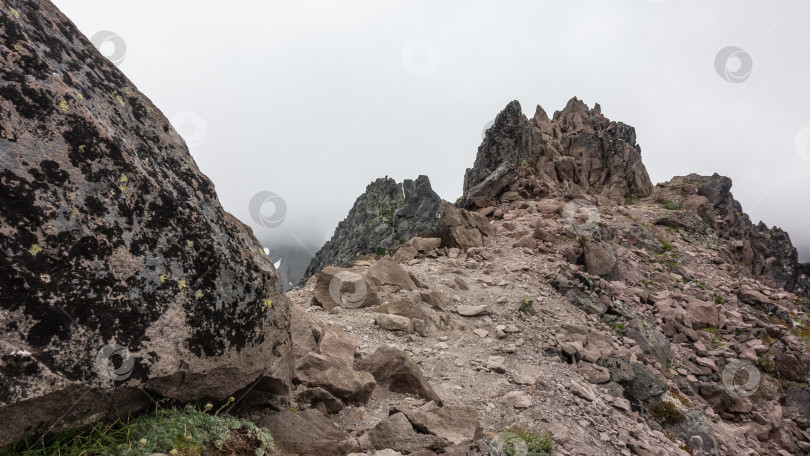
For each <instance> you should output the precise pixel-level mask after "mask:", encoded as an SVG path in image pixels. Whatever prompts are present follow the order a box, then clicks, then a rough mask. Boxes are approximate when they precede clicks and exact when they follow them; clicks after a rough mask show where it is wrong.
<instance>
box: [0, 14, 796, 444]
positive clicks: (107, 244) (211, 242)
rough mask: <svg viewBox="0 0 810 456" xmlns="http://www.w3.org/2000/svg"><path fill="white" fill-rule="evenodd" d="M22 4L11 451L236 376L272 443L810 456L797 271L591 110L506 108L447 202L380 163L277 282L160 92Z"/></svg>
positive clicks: (726, 186)
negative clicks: (655, 178)
mask: <svg viewBox="0 0 810 456" xmlns="http://www.w3.org/2000/svg"><path fill="white" fill-rule="evenodd" d="M7 6H8V7H9V8H7V9H3V10H2V11H1V12H0V34H2V35H3V38H4V41H3V44H2V45H0V58H2V59H3V62H4V63H7V64H6V65H4V66H3V67H2V68H0V106H2V111H0V133H2V135H0V136H2V139H0V146H2V147H3V149H2V150H3V155H2V162H0V165H1V166H2V168H0V173H2V174H0V185H2V187H3V193H2V195H3V196H2V197H3V198H4V200H3V203H4V204H3V205H2V207H3V213H2V218H0V243H2V247H3V251H4V253H5V254H6V256H4V257H3V259H2V260H3V261H4V263H3V273H4V274H3V276H2V277H3V279H2V281H0V287H2V288H0V291H2V296H3V297H4V298H3V299H4V300H3V303H2V309H1V310H0V312H2V313H0V316H2V321H3V332H2V334H0V349H1V350H2V353H0V371H2V374H3V375H2V377H0V392H2V395H0V417H2V420H3V421H2V424H1V425H0V445H5V444H7V443H8V442H9V441H11V440H12V439H17V438H20V437H21V436H22V434H23V432H25V433H27V434H28V435H32V434H37V433H41V432H43V431H45V430H46V429H48V426H50V425H52V424H53V425H54V427H52V428H51V429H58V428H59V427H61V426H63V424H61V423H73V424H78V425H81V424H84V423H88V422H91V421H94V420H106V419H107V418H109V417H110V412H111V411H112V410H114V409H117V411H118V412H119V413H128V412H133V413H137V412H138V411H139V410H140V409H142V408H143V406H144V405H145V404H148V403H150V402H151V399H150V398H151V397H152V396H155V397H161V396H162V397H167V398H171V399H174V400H176V401H179V402H188V401H195V400H200V399H210V400H213V401H214V402H218V403H223V402H224V403H230V401H227V402H226V401H225V398H226V397H227V396H228V395H229V394H234V393H236V394H235V395H236V396H238V397H239V400H238V401H237V402H238V404H237V406H236V407H235V408H234V409H233V410H231V412H232V413H237V414H240V415H242V416H244V417H246V418H249V419H250V420H252V421H253V422H255V423H257V424H259V425H261V426H264V427H266V428H268V429H269V430H270V431H271V433H272V435H273V437H274V438H275V441H276V445H277V448H278V453H279V454H306V455H345V454H374V455H377V456H384V455H385V456H388V455H391V456H393V455H397V454H411V455H422V456H428V455H432V454H456V455H461V454H493V455H500V454H510V455H514V454H525V453H528V452H529V451H530V450H533V451H534V452H535V454H542V453H540V452H541V451H543V452H547V453H550V454H551V455H565V456H567V455H594V456H596V455H606V454H611V455H612V454H617V455H618V454H621V455H625V456H627V455H634V454H635V455H642V456H646V455H680V456H683V455H688V454H691V455H717V454H722V455H753V454H779V455H805V454H810V406H808V404H810V389H808V386H807V383H808V378H807V377H808V363H810V347H809V346H808V343H810V329H808V328H810V326H808V325H810V320H808V316H807V310H808V307H810V300H808V298H807V284H808V275H807V274H808V265H807V264H800V263H798V261H797V259H796V254H795V249H793V246H792V244H791V243H790V239H789V237H788V236H787V233H784V232H783V231H782V230H780V229H778V228H767V227H766V226H765V225H764V224H761V223H760V224H757V225H754V224H753V223H751V222H750V219H749V218H748V217H747V216H746V215H745V214H744V212H743V211H742V208H741V207H740V205H739V203H738V202H736V201H735V200H734V199H733V196H732V195H731V193H730V188H731V181H730V179H728V178H724V177H722V176H717V175H715V176H710V177H709V176H697V175H690V176H684V177H676V178H674V179H672V180H671V181H669V182H666V183H662V184H659V185H657V186H652V184H651V183H650V182H649V178H648V177H647V172H646V170H645V168H644V165H643V163H642V162H641V155H640V148H639V147H638V145H637V144H636V142H635V134H634V131H633V129H632V127H629V126H627V125H624V124H621V123H619V122H612V121H610V120H608V119H606V118H605V117H604V116H603V115H602V114H601V112H600V109H599V107H598V105H597V106H595V107H594V108H593V109H589V108H588V107H587V106H586V105H585V104H584V103H582V102H581V101H579V100H577V99H572V100H571V101H570V102H569V103H568V104H567V106H566V108H565V109H564V110H563V111H560V112H557V113H555V114H554V116H553V117H552V118H548V116H547V115H546V114H545V112H544V111H543V110H542V108H540V107H538V108H537V110H536V113H535V116H534V117H533V118H532V119H531V120H529V119H527V118H526V117H525V116H523V114H522V112H521V109H520V106H519V104H517V103H516V102H512V103H510V104H509V105H508V106H507V107H506V109H505V110H504V111H503V112H502V113H500V114H499V115H498V117H497V118H496V121H495V123H494V125H493V127H492V128H491V129H490V130H489V131H488V132H487V134H486V137H485V139H484V141H483V143H482V145H481V147H480V148H479V150H478V155H477V157H476V160H475V164H474V166H473V167H472V168H471V169H469V170H468V171H467V173H466V175H465V186H464V195H463V197H462V198H461V199H460V200H459V201H458V205H453V204H450V203H447V202H445V201H441V200H440V199H439V198H438V196H436V195H435V193H434V192H433V191H432V190H431V189H430V185H429V181H428V179H427V177H424V176H420V177H419V178H418V179H416V180H415V181H406V182H404V183H403V184H397V183H396V182H394V181H393V180H391V179H387V178H386V179H380V180H377V181H375V182H374V183H372V184H371V185H370V186H369V187H368V189H367V191H366V193H365V194H364V195H361V197H360V198H359V199H358V201H357V202H356V203H355V205H354V207H353V208H352V211H351V212H350V213H349V216H348V217H347V219H346V220H345V221H344V222H342V223H341V225H339V226H338V229H337V230H336V232H335V236H333V238H332V239H331V240H330V242H329V243H328V244H327V245H326V246H325V247H324V249H322V251H321V252H319V256H318V257H316V261H314V262H313V264H312V265H311V266H310V268H309V274H312V277H311V278H310V279H309V280H308V281H307V282H306V283H305V284H304V285H303V286H300V287H296V288H294V289H293V290H291V291H289V292H288V293H287V294H286V295H284V294H281V293H280V284H279V283H278V282H279V279H278V275H277V274H276V273H275V271H274V270H273V268H272V265H271V264H270V262H269V259H268V258H267V257H266V256H264V255H263V254H262V252H261V251H260V248H259V246H258V243H257V242H256V240H255V238H253V236H252V234H251V233H250V230H249V229H247V228H246V227H245V226H244V225H242V224H241V223H239V222H238V221H236V220H235V219H233V218H232V217H230V216H229V215H228V214H227V213H226V212H224V211H223V210H222V209H221V207H220V206H219V203H218V202H217V200H216V195H215V193H214V190H213V186H212V185H211V183H210V182H209V181H208V180H207V178H205V176H203V175H202V174H201V173H200V172H199V171H198V170H197V168H196V166H195V165H194V164H193V161H191V160H190V157H189V156H188V152H187V150H186V149H185V147H184V145H183V144H182V140H179V137H178V136H177V135H176V132H174V131H173V130H172V129H171V126H170V125H169V124H168V122H167V121H166V119H165V118H164V117H163V116H162V115H160V113H159V112H157V110H156V109H155V108H154V107H153V106H152V105H151V103H149V101H148V99H146V97H145V96H143V95H142V94H140V93H139V92H137V90H136V89H135V88H134V87H132V86H131V84H130V83H129V81H127V80H126V79H125V78H124V77H123V75H122V74H121V73H120V72H118V71H117V70H116V69H115V68H114V67H113V66H112V65H111V64H110V63H109V62H107V61H106V60H104V59H103V58H101V56H100V55H99V54H98V53H97V52H96V51H95V50H94V49H93V48H92V46H91V45H90V44H89V43H88V42H87V40H85V39H84V38H83V37H81V35H80V34H78V32H77V31H76V29H75V27H74V26H73V24H71V23H70V22H69V21H68V20H67V19H65V18H64V17H63V16H62V15H61V14H60V13H59V12H58V11H57V10H56V9H55V8H54V7H53V5H50V4H49V3H47V2H46V1H45V0H39V1H22V0H12V1H10V2H8V5H7ZM378 249H379V250H378ZM201 252H205V255H202V254H201ZM9 296H11V297H13V299H11V300H9V299H7V298H8V297H9ZM113 343H119V344H120V345H114V344H113ZM104 344H107V345H104ZM108 345H109V346H113V350H114V351H113V352H108V351H104V350H106V348H102V349H101V350H100V349H99V348H101V347H107V346H108ZM99 353H100V354H101V355H103V356H101V358H102V362H100V363H99V362H98V359H99V356H98V354H99ZM127 353H130V354H129V355H128V354H127ZM107 355H109V356H107ZM105 356H107V358H106V359H105ZM130 360H132V361H133V365H132V366H131V367H132V369H131V370H127V369H129V367H128V366H129V365H128V363H129V361H130ZM122 368H125V369H122ZM144 393H147V394H144ZM65 411H67V412H65ZM63 418H64V419H63ZM527 439H528V440H529V441H527ZM539 440H543V441H544V442H545V443H544V444H543V445H544V446H543V448H545V449H543V450H541V449H539V448H529V447H528V445H530V444H535V443H536V442H537V441H539ZM521 442H522V443H521ZM550 447H553V449H552V448H550Z"/></svg>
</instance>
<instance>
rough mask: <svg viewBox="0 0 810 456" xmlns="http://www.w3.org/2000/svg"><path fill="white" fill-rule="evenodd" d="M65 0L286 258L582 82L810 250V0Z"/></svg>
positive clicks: (661, 167) (457, 189) (806, 253)
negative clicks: (512, 111) (385, 191)
mask: <svg viewBox="0 0 810 456" xmlns="http://www.w3.org/2000/svg"><path fill="white" fill-rule="evenodd" d="M54 2H55V3H56V5H57V6H58V7H59V8H61V9H62V11H63V12H64V13H65V14H66V15H67V16H68V17H69V18H71V19H72V20H73V21H74V22H75V23H76V25H77V26H78V27H79V29H80V30H81V31H82V32H83V33H84V34H85V35H86V36H87V37H88V38H91V39H92V40H93V42H94V43H95V44H96V45H97V47H99V49H100V50H101V51H102V53H103V54H105V55H106V56H108V57H109V58H110V59H111V60H113V61H115V62H116V63H117V65H118V66H119V68H120V69H121V70H123V72H124V73H125V74H126V75H127V76H128V77H129V78H130V79H131V80H132V81H133V83H134V84H135V85H136V86H137V87H138V88H139V89H140V90H141V91H142V92H143V93H145V94H146V95H147V96H148V97H149V98H151V100H152V101H153V102H154V103H155V105H157V106H158V107H159V108H160V109H161V110H162V111H163V112H164V114H165V115H166V116H167V117H168V118H169V119H170V120H171V121H172V123H173V124H174V125H175V127H176V128H177V129H178V131H179V132H180V133H181V135H182V136H183V137H184V138H185V139H186V142H187V143H188V145H189V148H190V150H191V154H192V155H193V157H194V159H195V161H196V162H197V164H198V165H199V167H200V169H201V170H202V171H203V172H204V173H205V174H207V175H208V176H209V177H210V178H211V180H212V181H213V182H214V184H215V185H216V188H217V193H218V195H219V198H220V200H221V201H222V204H223V206H224V207H225V209H226V210H228V211H230V212H231V213H233V214H234V215H235V216H237V217H238V218H240V219H241V220H242V221H244V222H245V223H247V224H248V225H250V226H251V227H252V228H253V230H254V233H255V234H256V236H257V237H258V238H259V239H260V240H261V241H262V243H263V244H264V245H265V246H267V247H268V248H269V249H270V251H271V254H272V255H274V256H275V257H276V258H277V257H279V256H280V255H279V254H278V252H277V251H276V250H278V251H281V250H283V249H284V248H294V249H299V250H301V249H303V250H310V251H312V252H313V253H314V251H316V250H317V249H318V248H319V247H320V245H321V244H322V243H323V242H324V241H325V240H327V239H328V238H329V237H330V236H331V234H332V232H333V230H334V228H335V226H336V224H337V222H338V221H340V220H342V219H343V217H345V215H346V213H347V212H348V210H349V209H350V207H351V206H352V203H353V202H354V200H355V198H356V197H357V196H358V195H360V194H361V193H362V192H363V191H364V189H365V187H366V185H368V183H370V182H371V181H372V180H374V179H376V178H378V177H383V176H386V175H387V176H390V177H393V178H395V179H397V180H398V181H401V180H402V179H407V178H415V177H416V176H417V175H419V174H426V175H428V176H430V179H431V182H432V184H433V187H434V190H436V192H437V193H438V194H439V195H440V196H441V197H442V198H444V199H446V200H448V201H455V200H456V198H458V197H459V196H461V193H462V183H463V176H464V170H465V169H466V168H468V167H470V166H472V163H473V161H474V159H475V154H476V150H477V147H478V145H479V143H480V141H481V132H482V129H483V128H484V126H485V125H486V124H487V122H489V121H490V120H492V119H493V118H494V117H495V115H496V114H497V113H498V112H499V111H500V110H501V109H503V108H504V107H505V106H506V104H507V103H508V102H509V101H511V100H515V99H516V100H518V101H520V103H521V105H522V106H523V110H524V113H525V114H527V115H528V116H531V115H532V114H533V113H534V110H535V106H536V105H538V104H539V105H541V106H543V107H544V108H545V110H546V111H547V112H549V113H550V114H551V113H553V112H554V111H555V110H559V109H562V108H563V107H564V106H565V104H566V102H567V100H568V99H570V98H571V97H574V96H576V97H578V98H580V99H582V100H584V101H585V102H586V103H587V104H588V105H589V106H593V104H594V103H599V104H600V105H601V106H602V112H603V113H604V114H605V115H606V116H607V117H608V118H610V119H612V120H618V121H622V122H624V123H627V124H629V125H632V126H634V127H635V128H636V132H637V136H638V143H639V145H640V146H641V150H642V157H643V159H644V163H645V164H646V166H647V170H648V172H649V174H650V177H651V179H652V181H653V182H654V183H655V182H663V181H666V180H669V179H670V178H671V177H672V176H675V175H684V174H688V173H691V172H696V173H699V174H712V173H714V172H717V173H720V174H723V175H726V176H729V177H731V178H732V179H733V181H734V187H733V188H732V192H733V193H734V196H735V198H736V199H738V200H739V201H740V202H741V204H742V206H743V209H744V210H745V211H746V212H747V213H748V214H749V215H750V216H751V218H752V219H753V221H754V222H757V221H759V220H762V221H764V222H765V223H766V224H767V225H769V226H773V225H776V226H779V227H781V228H783V229H785V230H787V231H788V232H789V233H790V236H791V239H792V240H793V242H794V244H795V245H796V246H797V248H798V249H799V252H800V258H801V259H802V260H803V261H808V260H810V230H809V229H808V226H810V210H808V209H810V205H808V202H807V201H808V200H807V197H808V195H810V146H808V143H810V109H808V106H810V84H808V83H807V81H810V60H808V58H807V57H808V55H810V54H808V43H810V28H808V27H807V18H808V17H810V3H807V2H805V3H801V2H800V1H782V0H776V1H773V0H772V1H769V2H761V1H759V2H755V1H739V0H734V1H731V0H729V1H717V2H703V1H697V0H695V1H680V0H679V1H675V0H668V1H646V0H628V1H611V2H603V1H590V2H586V1H577V2H550V1H521V2H518V1H512V2H501V3H499V2H491V1H488V2H480V1H475V2H472V1H454V2H432V1H414V2H377V1H375V2H372V1H355V2H345V1H334V0H330V1H296V2H278V1H265V2H258V1H254V2H244V1H234V2H225V3H223V2H214V1H207V0H197V1H169V2H136V1H129V2H109V1H100V0H92V1H91V0H55V1H54ZM802 43H804V44H802ZM260 192H263V193H261V194H260ZM257 194H260V196H259V197H258V199H256V198H254V195H257ZM252 199H253V200H254V214H253V216H252V215H251V200H252ZM262 203H264V204H262ZM274 203H279V204H274ZM257 211H258V212H259V213H260V214H259V215H258V216H257V215H256V212H257ZM262 215H264V219H262Z"/></svg>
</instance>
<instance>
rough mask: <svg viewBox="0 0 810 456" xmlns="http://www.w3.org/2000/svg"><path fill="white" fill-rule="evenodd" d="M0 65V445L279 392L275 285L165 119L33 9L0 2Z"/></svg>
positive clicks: (44, 7)
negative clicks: (154, 411) (159, 403)
mask: <svg viewBox="0 0 810 456" xmlns="http://www.w3.org/2000/svg"><path fill="white" fill-rule="evenodd" d="M0 61H2V64H1V65H0V251H2V254H1V255H0V322H2V326H0V417H2V418H0V446H3V445H5V444H7V443H8V442H9V441H11V440H14V439H17V438H20V437H22V435H23V433H24V432H27V433H29V434H32V433H34V434H35V433H37V432H40V431H44V430H46V429H48V428H50V427H51V426H54V427H53V428H52V430H57V429H58V428H60V427H63V426H65V425H66V424H74V425H81V424H84V423H86V422H89V421H93V420H97V419H99V418H102V417H104V416H110V415H113V414H115V413H122V414H126V413H127V412H128V411H131V410H134V409H137V408H139V407H141V406H143V405H145V404H149V403H151V398H157V397H160V396H167V397H171V398H176V399H178V400H183V401H187V400H194V399H200V398H208V399H215V400H217V399H220V400H224V399H227V397H228V396H230V395H232V394H234V393H235V392H237V391H238V390H240V389H243V388H247V387H252V394H255V393H258V392H261V393H265V394H266V395H267V397H278V396H277V395H284V394H286V393H287V392H288V390H289V385H290V382H291V375H292V364H291V363H292V362H291V356H290V336H289V315H288V313H289V308H288V305H289V303H288V301H287V299H286V297H285V296H284V295H283V294H282V293H281V283H280V280H279V277H278V275H277V274H276V272H275V270H274V269H273V266H272V263H271V262H270V260H269V258H268V257H266V256H265V255H264V254H263V252H262V250H261V247H260V245H259V243H258V242H257V240H256V238H255V237H254V236H253V234H252V232H251V230H250V229H249V228H248V227H246V226H245V225H244V224H242V223H241V222H239V221H238V220H237V219H235V218H234V217H233V216H231V215H230V214H228V213H227V212H225V211H224V210H223V209H222V207H221V205H220V203H219V202H218V201H217V196H216V193H215V191H214V186H213V184H212V183H211V181H210V180H208V178H206V177H205V176H204V175H203V174H202V173H201V172H200V171H199V169H198V168H197V166H196V164H195V163H194V161H193V160H192V158H191V156H190V155H189V153H188V150H187V148H186V146H185V143H184V142H183V140H182V139H181V138H180V136H179V135H178V134H177V132H176V131H175V130H174V129H173V128H172V126H171V125H170V124H169V121H168V120H167V119H166V118H165V117H164V116H163V115H162V114H161V113H160V112H159V111H158V109H157V108H155V106H154V105H153V104H152V103H151V102H150V101H149V99H148V98H147V97H146V96H145V95H143V94H142V93H140V92H139V91H138V90H137V89H136V88H135V87H134V86H133V85H132V83H131V82H130V81H129V80H128V79H127V78H126V77H125V76H124V75H123V74H122V73H121V72H120V71H119V70H118V69H117V68H116V67H115V66H114V65H113V64H112V63H111V62H109V61H108V60H106V59H105V58H104V57H103V56H102V55H101V54H100V53H99V52H98V51H97V50H96V49H95V48H94V47H93V45H92V44H91V43H90V42H89V41H88V40H87V39H86V38H85V37H84V36H83V35H82V34H81V33H80V32H79V31H78V30H77V28H76V27H75V26H74V25H73V23H71V22H70V21H69V20H68V19H67V18H65V17H64V16H63V15H62V14H61V12H59V10H57V9H56V7H54V6H53V5H52V4H51V3H50V2H48V1H47V0H29V1H23V0H9V1H7V2H4V3H3V7H2V8H1V9H0ZM282 397H283V396H282Z"/></svg>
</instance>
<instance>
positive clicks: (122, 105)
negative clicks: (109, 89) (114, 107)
mask: <svg viewBox="0 0 810 456" xmlns="http://www.w3.org/2000/svg"><path fill="white" fill-rule="evenodd" d="M115 99H116V100H118V102H119V103H121V107H122V108H123V107H124V99H123V98H121V95H116V96H115Z"/></svg>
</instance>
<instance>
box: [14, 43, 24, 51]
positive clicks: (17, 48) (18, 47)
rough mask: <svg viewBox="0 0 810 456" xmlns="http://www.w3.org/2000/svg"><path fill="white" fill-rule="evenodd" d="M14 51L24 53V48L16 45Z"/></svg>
mask: <svg viewBox="0 0 810 456" xmlns="http://www.w3.org/2000/svg"><path fill="white" fill-rule="evenodd" d="M14 50H15V51H17V52H22V51H23V47H22V46H20V45H19V44H14Z"/></svg>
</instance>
